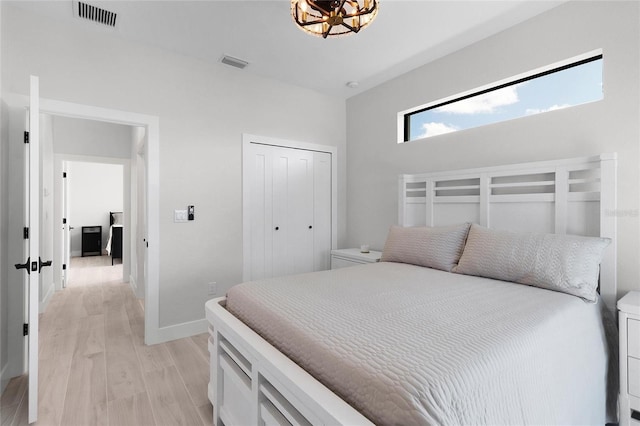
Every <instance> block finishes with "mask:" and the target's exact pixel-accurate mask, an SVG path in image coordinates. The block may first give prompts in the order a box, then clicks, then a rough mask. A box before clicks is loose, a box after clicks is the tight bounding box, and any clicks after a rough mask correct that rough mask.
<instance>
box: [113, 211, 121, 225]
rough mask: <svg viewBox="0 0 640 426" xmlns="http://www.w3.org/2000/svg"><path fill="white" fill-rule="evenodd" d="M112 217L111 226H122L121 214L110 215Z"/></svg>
mask: <svg viewBox="0 0 640 426" xmlns="http://www.w3.org/2000/svg"><path fill="white" fill-rule="evenodd" d="M111 216H113V224H112V225H122V224H123V223H122V212H120V213H111Z"/></svg>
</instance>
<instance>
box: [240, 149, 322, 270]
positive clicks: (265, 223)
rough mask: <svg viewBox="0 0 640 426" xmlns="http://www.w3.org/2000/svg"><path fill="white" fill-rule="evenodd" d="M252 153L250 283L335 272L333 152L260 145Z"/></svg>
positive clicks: (249, 183)
mask: <svg viewBox="0 0 640 426" xmlns="http://www.w3.org/2000/svg"><path fill="white" fill-rule="evenodd" d="M248 149H249V150H250V152H249V157H248V158H249V161H248V162H247V163H246V164H247V166H248V167H250V173H249V175H248V176H249V182H246V183H245V185H247V184H248V185H249V192H250V194H249V198H250V201H249V203H248V204H249V209H250V211H249V212H248V217H249V222H250V223H249V224H248V225H245V226H249V228H250V229H249V230H248V231H249V233H250V238H249V242H250V249H249V253H250V258H249V262H250V266H249V268H248V271H249V276H245V279H251V280H255V279H261V278H270V277H278V276H284V275H291V274H298V273H304V272H312V271H318V270H324V269H330V251H331V229H332V228H331V225H332V224H331V184H332V182H331V154H329V153H324V152H315V151H309V150H303V149H294V148H285V147H278V146H270V145H261V144H250V145H249V147H248ZM245 214H247V213H245ZM246 270H247V269H246V268H245V271H246Z"/></svg>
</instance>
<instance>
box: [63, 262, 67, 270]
mask: <svg viewBox="0 0 640 426" xmlns="http://www.w3.org/2000/svg"><path fill="white" fill-rule="evenodd" d="M66 269H67V264H66V263H63V264H62V270H63V271H65V270H66Z"/></svg>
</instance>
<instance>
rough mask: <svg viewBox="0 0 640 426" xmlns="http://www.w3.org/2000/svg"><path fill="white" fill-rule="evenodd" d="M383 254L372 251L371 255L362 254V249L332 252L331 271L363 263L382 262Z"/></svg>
mask: <svg viewBox="0 0 640 426" xmlns="http://www.w3.org/2000/svg"><path fill="white" fill-rule="evenodd" d="M380 256H382V253H380V252H379V251H374V250H371V251H369V253H360V249H357V248H348V249H340V250H331V269H339V268H345V267H347V266H354V265H360V264H363V263H376V262H379V261H380Z"/></svg>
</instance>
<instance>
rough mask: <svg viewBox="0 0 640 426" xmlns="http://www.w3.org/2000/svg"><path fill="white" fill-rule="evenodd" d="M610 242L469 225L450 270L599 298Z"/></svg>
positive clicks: (604, 239)
mask: <svg viewBox="0 0 640 426" xmlns="http://www.w3.org/2000/svg"><path fill="white" fill-rule="evenodd" d="M610 242H611V239H609V238H596V237H580V236H577V235H560V234H535V233H517V232H508V231H497V230H494V229H488V228H485V227H482V226H479V225H475V224H474V225H472V226H471V229H470V230H469V237H468V238H467V244H466V245H465V248H464V252H463V253H462V257H461V258H460V261H459V263H458V265H457V266H456V267H455V268H454V270H453V272H456V273H458V274H466V275H476V276H481V277H486V278H494V279H497V280H503V281H512V282H515V283H520V284H527V285H531V286H535V287H540V288H545V289H548V290H555V291H561V292H563V293H567V294H572V295H574V296H578V297H581V298H583V299H585V300H588V301H590V302H595V301H596V298H597V288H598V276H599V272H600V261H601V260H602V254H603V251H604V249H605V248H606V247H607V246H608V245H609V243H610Z"/></svg>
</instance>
